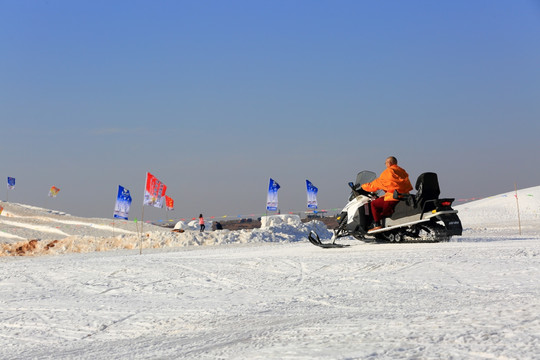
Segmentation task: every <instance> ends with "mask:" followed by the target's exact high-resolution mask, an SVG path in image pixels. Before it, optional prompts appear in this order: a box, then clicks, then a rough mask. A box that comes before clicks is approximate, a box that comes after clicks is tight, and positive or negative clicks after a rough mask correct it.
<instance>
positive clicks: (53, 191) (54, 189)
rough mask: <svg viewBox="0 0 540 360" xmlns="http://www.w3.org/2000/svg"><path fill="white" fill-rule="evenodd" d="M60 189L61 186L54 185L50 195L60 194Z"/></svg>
mask: <svg viewBox="0 0 540 360" xmlns="http://www.w3.org/2000/svg"><path fill="white" fill-rule="evenodd" d="M59 191H60V189H59V188H57V187H56V186H52V187H51V189H50V190H49V196H50V197H56V195H58V192H59Z"/></svg>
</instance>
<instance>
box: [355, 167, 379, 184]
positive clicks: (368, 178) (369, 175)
mask: <svg viewBox="0 0 540 360" xmlns="http://www.w3.org/2000/svg"><path fill="white" fill-rule="evenodd" d="M376 178H377V174H375V173H374V172H373V171H367V170H364V171H361V172H359V173H358V175H356V183H355V185H363V184H365V183H368V182H372V181H373V180H375V179H376Z"/></svg>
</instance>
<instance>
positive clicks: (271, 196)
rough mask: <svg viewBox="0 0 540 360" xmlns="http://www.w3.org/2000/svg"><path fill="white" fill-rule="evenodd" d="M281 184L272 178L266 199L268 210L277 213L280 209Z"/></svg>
mask: <svg viewBox="0 0 540 360" xmlns="http://www.w3.org/2000/svg"><path fill="white" fill-rule="evenodd" d="M279 188H280V186H279V184H278V183H277V182H276V181H275V180H274V179H272V178H270V185H269V186H268V196H267V197H266V210H269V211H276V210H277V208H278V195H277V192H278V190H279Z"/></svg>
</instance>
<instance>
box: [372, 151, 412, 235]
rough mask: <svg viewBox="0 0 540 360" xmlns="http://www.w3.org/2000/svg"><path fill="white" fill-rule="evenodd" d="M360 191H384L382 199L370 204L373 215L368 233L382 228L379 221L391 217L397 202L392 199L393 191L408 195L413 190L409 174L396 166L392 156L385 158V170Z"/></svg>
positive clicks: (395, 160)
mask: <svg viewBox="0 0 540 360" xmlns="http://www.w3.org/2000/svg"><path fill="white" fill-rule="evenodd" d="M362 189H364V190H366V191H369V192H375V191H378V190H384V191H385V194H384V197H380V198H377V199H375V200H373V201H372V202H371V214H372V215H373V222H374V223H373V228H372V229H371V230H369V231H373V230H378V229H381V228H382V223H381V220H382V219H383V218H385V217H388V216H390V215H392V213H393V212H394V208H395V207H396V204H397V203H398V201H399V200H396V199H394V190H397V191H398V192H399V193H401V194H408V193H409V191H411V190H412V189H413V187H412V185H411V182H410V181H409V174H407V172H406V171H405V170H404V169H403V168H401V167H399V166H398V164H397V159H396V158H395V157H394V156H389V157H388V158H386V169H385V170H384V171H383V172H382V173H381V176H379V177H378V178H377V179H375V180H373V181H372V182H370V183H366V184H364V185H362ZM369 231H368V232H369Z"/></svg>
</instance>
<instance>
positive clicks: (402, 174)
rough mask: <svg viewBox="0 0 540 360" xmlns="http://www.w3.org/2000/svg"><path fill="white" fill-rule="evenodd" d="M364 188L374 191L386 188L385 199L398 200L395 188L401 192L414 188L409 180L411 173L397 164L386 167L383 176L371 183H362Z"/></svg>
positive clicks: (405, 192) (404, 192)
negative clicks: (395, 197)
mask: <svg viewBox="0 0 540 360" xmlns="http://www.w3.org/2000/svg"><path fill="white" fill-rule="evenodd" d="M362 189H364V190H366V191H369V192H374V191H377V190H384V191H386V194H384V201H397V200H396V199H394V190H397V191H398V192H399V193H401V194H408V193H409V191H411V190H412V189H413V187H412V185H411V182H410V181H409V174H407V172H406V171H405V170H403V169H402V168H400V167H399V166H397V165H392V166H390V167H388V168H386V169H385V170H384V171H383V172H382V174H381V176H379V177H378V178H377V179H375V180H373V181H372V182H370V183H366V184H364V185H362Z"/></svg>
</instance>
